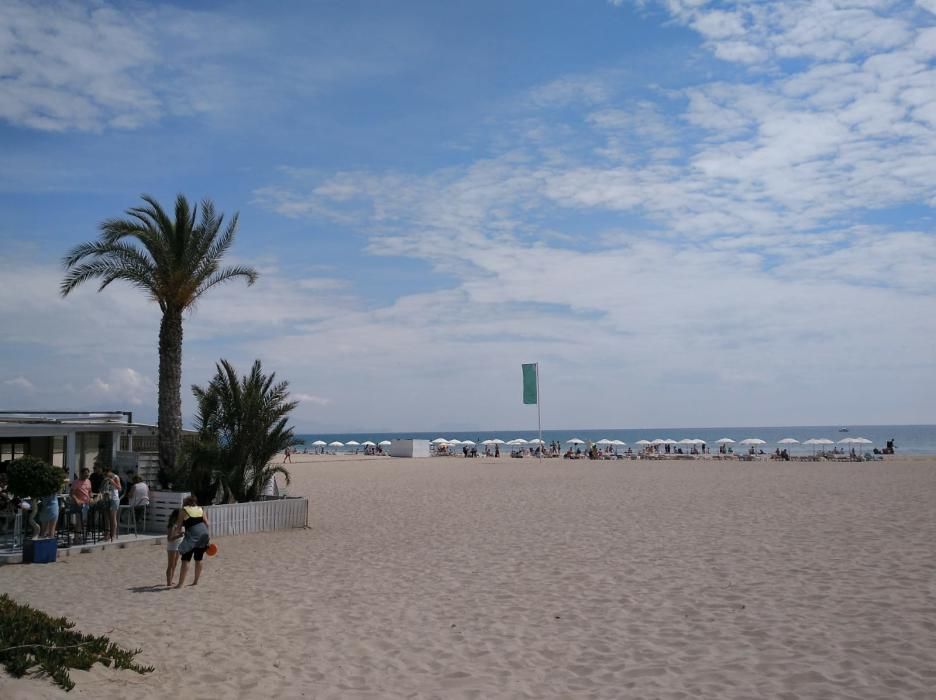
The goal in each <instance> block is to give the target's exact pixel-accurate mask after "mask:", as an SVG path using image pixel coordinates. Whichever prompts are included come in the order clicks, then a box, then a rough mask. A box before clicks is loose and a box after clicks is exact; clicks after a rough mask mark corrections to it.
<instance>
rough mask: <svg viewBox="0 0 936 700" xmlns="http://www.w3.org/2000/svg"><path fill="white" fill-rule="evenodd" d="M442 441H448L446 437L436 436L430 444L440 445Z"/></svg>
mask: <svg viewBox="0 0 936 700" xmlns="http://www.w3.org/2000/svg"><path fill="white" fill-rule="evenodd" d="M443 442H448V440H446V439H445V438H443V437H437V438H436V439H435V440H433V441H432V444H433V445H441V444H442V443H443Z"/></svg>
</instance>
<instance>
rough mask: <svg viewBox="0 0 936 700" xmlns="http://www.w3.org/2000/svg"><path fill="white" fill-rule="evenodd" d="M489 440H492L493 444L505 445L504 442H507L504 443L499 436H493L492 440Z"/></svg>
mask: <svg viewBox="0 0 936 700" xmlns="http://www.w3.org/2000/svg"><path fill="white" fill-rule="evenodd" d="M491 442H493V443H494V444H495V445H506V444H507V443H505V442H504V441H503V440H501V439H500V438H494V439H493V440H491Z"/></svg>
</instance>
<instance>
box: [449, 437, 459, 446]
mask: <svg viewBox="0 0 936 700" xmlns="http://www.w3.org/2000/svg"><path fill="white" fill-rule="evenodd" d="M447 443H448V444H449V445H461V440H456V439H454V438H452V439H451V440H448V441H447Z"/></svg>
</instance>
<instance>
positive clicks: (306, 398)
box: [290, 393, 332, 406]
mask: <svg viewBox="0 0 936 700" xmlns="http://www.w3.org/2000/svg"><path fill="white" fill-rule="evenodd" d="M290 398H292V399H295V400H296V401H302V402H304V403H312V404H315V405H316V406H327V405H328V404H330V403H331V402H332V400H331V399H326V398H323V397H321V396H314V395H312V394H303V393H298V394H290Z"/></svg>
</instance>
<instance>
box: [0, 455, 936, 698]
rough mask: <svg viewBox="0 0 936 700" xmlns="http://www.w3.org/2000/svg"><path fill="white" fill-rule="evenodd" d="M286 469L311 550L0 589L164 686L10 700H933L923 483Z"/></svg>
mask: <svg viewBox="0 0 936 700" xmlns="http://www.w3.org/2000/svg"><path fill="white" fill-rule="evenodd" d="M300 460H302V461H301V462H300ZM296 462H297V463H296V464H294V465H293V466H292V471H293V477H294V478H293V483H292V486H291V487H290V489H289V490H290V493H291V494H293V495H308V496H309V497H310V498H311V502H312V505H311V515H310V525H311V527H310V528H309V529H308V530H293V531H287V532H277V533H269V534H257V535H250V536H242V537H228V538H220V539H218V540H217V542H218V544H219V546H220V550H221V551H220V554H219V555H218V556H217V557H215V558H214V559H211V560H209V561H208V564H207V567H206V571H205V575H204V578H203V580H202V582H201V583H200V584H199V585H198V586H197V587H195V588H192V587H189V588H186V589H183V590H179V591H173V590H165V589H163V588H162V587H161V586H160V582H161V581H163V578H164V577H163V570H164V566H165V553H164V550H163V548H162V547H161V546H155V545H154V546H141V547H134V548H128V549H126V550H116V551H114V550H110V551H104V552H98V553H92V554H85V555H79V556H71V557H68V558H65V559H63V560H60V561H59V562H58V563H56V564H50V565H32V566H6V567H0V591H2V592H9V593H11V594H12V595H13V596H14V597H15V598H16V599H18V600H20V601H23V602H29V603H30V604H33V605H35V606H37V607H39V608H41V609H42V610H45V611H47V612H49V613H52V614H55V615H67V616H68V617H69V618H71V619H72V620H74V621H75V622H77V624H78V628H79V629H81V630H82V631H86V632H92V633H99V634H100V633H104V634H108V635H110V636H111V637H112V639H113V640H114V641H117V642H119V643H121V644H123V645H125V646H130V647H141V648H142V649H143V653H142V654H141V655H140V656H139V661H141V662H142V663H146V664H152V665H154V666H156V671H155V672H154V673H152V674H149V675H146V676H140V675H137V674H135V673H131V672H123V671H121V672H116V671H112V670H109V669H102V668H95V669H94V670H92V671H90V672H73V674H72V675H73V678H74V679H75V680H76V682H77V684H78V685H77V688H76V689H75V690H74V691H72V692H71V693H69V694H67V695H66V693H64V692H62V691H60V690H59V689H57V688H56V687H54V686H53V685H52V684H51V683H50V682H48V681H46V680H34V679H24V680H15V681H14V680H12V679H10V678H9V677H7V676H3V675H2V674H0V696H2V697H3V698H5V699H9V698H37V697H38V698H42V697H50V698H52V697H66V696H68V697H77V698H82V697H88V698H122V697H134V698H138V699H139V698H160V699H162V698H166V697H186V698H218V697H225V698H227V697H242V698H254V697H278V698H299V697H307V698H621V697H627V698H665V699H676V698H690V697H692V698H789V699H792V698H893V699H900V698H914V699H920V700H922V699H923V698H933V697H936V694H934V691H933V688H934V687H936V546H934V544H933V543H934V542H936V518H934V516H933V503H934V502H936V458H927V459H900V458H896V459H891V460H889V461H886V462H883V463H882V462H877V463H867V464H865V463H861V464H855V463H844V464H825V463H820V464H816V463H797V462H762V463H726V462H716V461H707V460H700V461H695V462H644V461H621V462H617V461H614V462H589V461H575V462H572V461H565V460H557V459H553V460H545V461H543V462H538V461H536V460H533V459H524V460H516V459H508V458H502V459H500V460H496V461H495V460H493V459H473V460H472V459H468V460H466V459H462V458H433V459H424V460H407V459H389V458H357V457H328V456H322V457H319V456H316V457H312V456H305V455H298V456H297V457H296Z"/></svg>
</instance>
